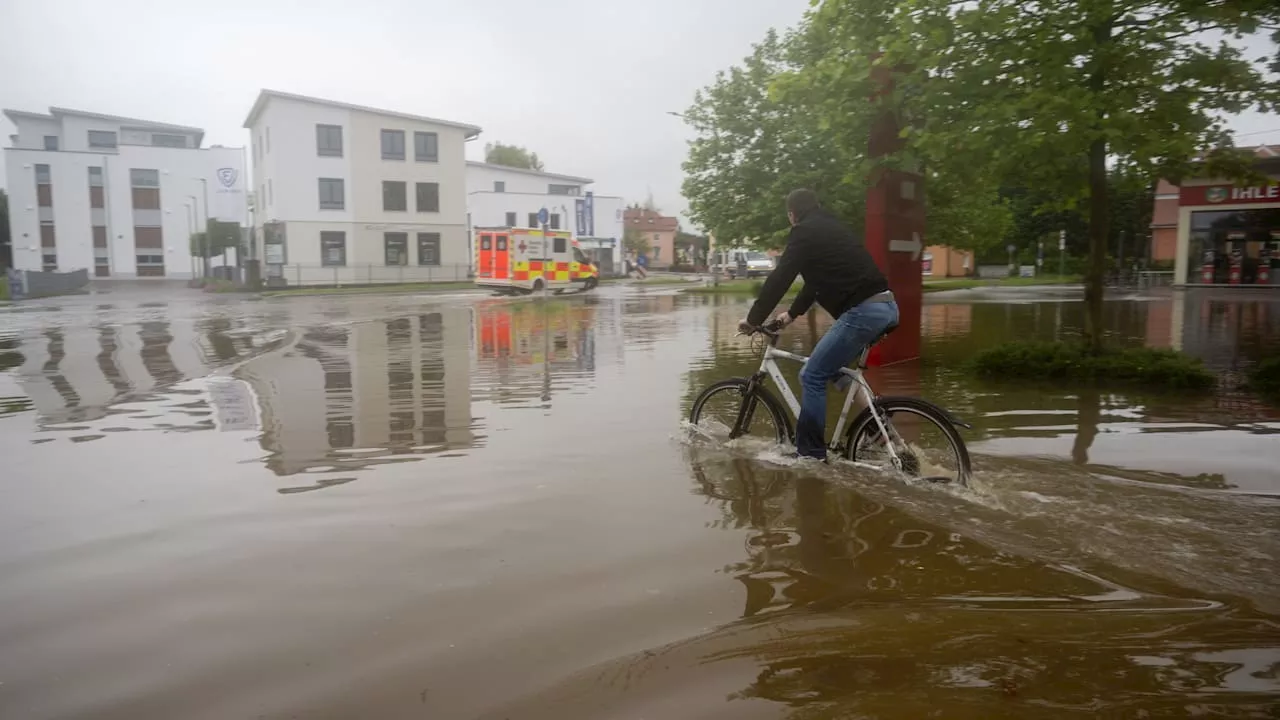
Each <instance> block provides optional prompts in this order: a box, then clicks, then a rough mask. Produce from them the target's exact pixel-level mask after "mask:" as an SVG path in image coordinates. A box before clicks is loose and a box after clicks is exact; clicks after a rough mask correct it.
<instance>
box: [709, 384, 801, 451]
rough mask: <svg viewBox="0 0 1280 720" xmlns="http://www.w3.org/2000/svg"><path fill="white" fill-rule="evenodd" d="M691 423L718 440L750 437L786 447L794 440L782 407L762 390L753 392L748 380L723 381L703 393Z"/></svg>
mask: <svg viewBox="0 0 1280 720" xmlns="http://www.w3.org/2000/svg"><path fill="white" fill-rule="evenodd" d="M689 422H690V423H691V424H693V425H694V426H695V427H696V428H697V429H698V431H699V432H700V433H702V434H703V435H706V436H708V437H712V438H715V439H718V440H725V441H728V440H734V439H737V438H739V437H743V436H751V437H756V438H766V439H772V440H773V441H774V442H777V443H784V442H787V441H789V440H790V439H791V425H790V424H789V423H788V422H787V416H786V414H785V413H784V411H783V409H782V405H781V403H780V402H779V401H778V399H777V398H775V397H774V396H773V395H772V394H771V393H770V392H769V391H768V390H766V389H764V388H762V387H758V386H757V387H756V388H755V389H754V390H753V389H751V382H750V381H749V380H747V379H746V378H729V379H728V380H721V381H720V382H717V383H714V384H712V385H711V386H710V387H708V388H707V389H706V390H703V391H702V394H701V395H699V396H698V399H697V400H694V401H693V408H692V409H691V410H690V411H689Z"/></svg>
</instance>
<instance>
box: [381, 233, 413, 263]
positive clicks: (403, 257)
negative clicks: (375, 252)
mask: <svg viewBox="0 0 1280 720" xmlns="http://www.w3.org/2000/svg"><path fill="white" fill-rule="evenodd" d="M393 243H395V244H396V245H398V246H399V247H400V249H401V250H402V252H401V253H400V262H398V263H393V262H391V248H392V245H393ZM382 261H383V263H384V264H385V265H386V266H387V267H396V266H405V265H408V264H409V233H407V232H384V233H382Z"/></svg>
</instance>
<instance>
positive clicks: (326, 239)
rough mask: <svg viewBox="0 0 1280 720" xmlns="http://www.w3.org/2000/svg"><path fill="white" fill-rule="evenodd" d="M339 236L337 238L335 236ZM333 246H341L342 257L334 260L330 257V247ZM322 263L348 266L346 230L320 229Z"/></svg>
mask: <svg viewBox="0 0 1280 720" xmlns="http://www.w3.org/2000/svg"><path fill="white" fill-rule="evenodd" d="M335 235H336V236H337V237H336V238H335V237H334V236H335ZM331 247H341V249H342V258H341V259H340V260H337V261H334V260H330V259H329V252H328V251H329V249H330V248H331ZM320 265H321V266H323V267H346V266H347V233H346V231H344V230H321V231H320Z"/></svg>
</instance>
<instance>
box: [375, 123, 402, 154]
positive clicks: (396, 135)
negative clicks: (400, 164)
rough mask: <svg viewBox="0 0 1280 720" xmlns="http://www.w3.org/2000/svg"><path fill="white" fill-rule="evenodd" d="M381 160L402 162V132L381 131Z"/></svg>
mask: <svg viewBox="0 0 1280 720" xmlns="http://www.w3.org/2000/svg"><path fill="white" fill-rule="evenodd" d="M379 137H380V138H381V148H382V159H383V160H404V159H405V153H404V131H403V130H388V129H385V128H384V129H383V130H382V132H381V135H380V136H379Z"/></svg>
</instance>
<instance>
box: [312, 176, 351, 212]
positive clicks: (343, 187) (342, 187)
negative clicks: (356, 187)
mask: <svg viewBox="0 0 1280 720" xmlns="http://www.w3.org/2000/svg"><path fill="white" fill-rule="evenodd" d="M335 187H336V188H337V189H338V199H337V200H334V199H333V192H332V190H333V188H335ZM325 188H329V190H330V192H329V198H328V199H325ZM316 192H318V193H319V196H318V197H319V201H320V209H321V210H346V209H347V183H346V180H345V179H344V178H316Z"/></svg>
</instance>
